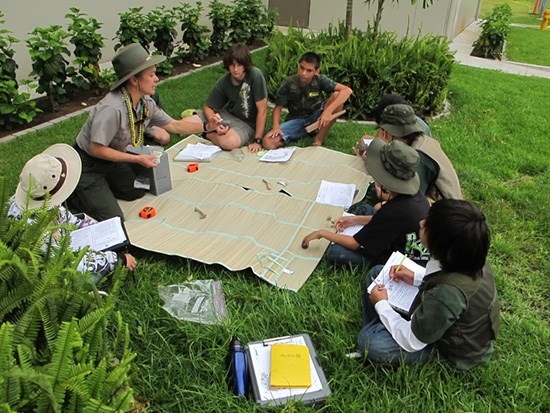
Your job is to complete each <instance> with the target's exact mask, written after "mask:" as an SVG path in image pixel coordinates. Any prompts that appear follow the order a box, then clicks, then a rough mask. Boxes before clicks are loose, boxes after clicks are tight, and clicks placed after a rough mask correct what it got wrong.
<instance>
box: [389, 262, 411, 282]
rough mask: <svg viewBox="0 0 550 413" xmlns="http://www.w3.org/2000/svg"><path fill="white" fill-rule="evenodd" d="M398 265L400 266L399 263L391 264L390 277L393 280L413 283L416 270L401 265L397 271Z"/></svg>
mask: <svg viewBox="0 0 550 413" xmlns="http://www.w3.org/2000/svg"><path fill="white" fill-rule="evenodd" d="M397 267H399V265H392V266H391V268H390V278H391V279H392V280H393V281H397V282H404V283H406V284H409V285H413V282H414V272H413V271H411V270H409V269H408V268H407V267H405V266H403V265H402V266H401V268H399V271H397Z"/></svg>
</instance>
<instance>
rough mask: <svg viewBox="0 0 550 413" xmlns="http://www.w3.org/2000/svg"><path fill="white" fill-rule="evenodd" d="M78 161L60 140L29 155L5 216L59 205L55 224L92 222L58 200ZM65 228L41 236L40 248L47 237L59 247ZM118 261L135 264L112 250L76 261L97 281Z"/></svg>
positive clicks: (69, 188)
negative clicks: (80, 216)
mask: <svg viewBox="0 0 550 413" xmlns="http://www.w3.org/2000/svg"><path fill="white" fill-rule="evenodd" d="M81 170H82V164H81V161H80V156H79V155H78V152H77V151H76V150H75V149H74V148H73V147H72V146H69V145H67V144H64V143H57V144H55V145H52V146H50V147H49V148H47V149H46V150H44V151H43V152H42V153H40V154H38V155H36V156H34V157H33V158H31V159H30V160H29V161H28V162H27V163H26V164H25V166H24V167H23V169H22V171H21V174H20V176H19V184H18V185H17V189H16V190H15V195H13V196H12V197H11V198H10V201H9V206H8V217H10V218H13V219H21V218H23V216H29V218H28V219H29V220H30V221H32V220H34V215H33V214H32V212H31V214H30V215H26V214H25V211H30V210H35V209H37V208H41V207H45V208H56V207H57V208H59V216H58V219H57V223H58V224H70V225H72V226H73V227H74V228H83V227H87V226H89V225H93V224H95V223H96V221H94V220H92V219H80V218H78V217H76V216H75V215H73V214H72V213H71V212H69V210H68V209H67V208H65V207H64V206H63V205H62V204H63V203H64V202H65V200H66V199H67V198H68V197H69V195H71V193H72V192H73V190H74V189H75V187H76V185H77V183H78V180H79V178H80V174H81ZM66 232H67V229H65V227H64V226H60V229H59V233H56V234H55V235H53V236H51V237H50V236H46V237H45V238H44V248H43V249H44V252H45V251H46V249H47V248H48V245H49V242H50V239H51V240H52V242H53V245H54V248H58V247H59V239H60V237H61V236H63V235H65V234H66ZM118 263H122V265H124V266H125V267H126V268H127V269H128V270H130V271H133V270H134V269H135V268H136V260H135V258H134V257H133V256H132V255H131V254H128V253H116V252H114V251H93V250H88V252H87V253H86V254H85V255H84V256H83V257H82V260H81V261H80V262H79V263H78V266H77V270H78V271H80V272H82V273H84V272H89V273H91V275H92V281H93V282H97V281H98V280H99V279H100V278H101V277H103V276H105V275H107V274H109V273H110V272H112V271H113V270H114V269H115V268H116V266H117V264H118Z"/></svg>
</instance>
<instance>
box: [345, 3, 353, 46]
mask: <svg viewBox="0 0 550 413" xmlns="http://www.w3.org/2000/svg"><path fill="white" fill-rule="evenodd" d="M352 21H353V0H347V4H346V39H347V38H349V35H350V33H351V26H352Z"/></svg>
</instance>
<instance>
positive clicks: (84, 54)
mask: <svg viewBox="0 0 550 413" xmlns="http://www.w3.org/2000/svg"><path fill="white" fill-rule="evenodd" d="M70 10H71V12H72V13H68V14H66V15H65V17H66V18H68V19H70V20H71V23H70V24H69V33H70V34H71V38H70V40H69V41H70V42H71V43H72V44H73V45H74V55H75V57H76V59H75V60H74V62H73V63H74V64H76V65H77V66H78V68H79V74H80V75H81V76H82V77H83V78H84V79H86V82H87V86H88V88H91V89H97V88H98V86H99V72H100V70H99V61H100V60H101V55H102V53H101V49H102V48H103V47H104V46H105V42H104V40H105V38H104V37H103V36H102V35H101V34H99V33H98V32H97V31H98V30H99V29H100V28H101V26H103V24H102V23H99V22H98V21H97V20H96V19H94V18H93V17H87V16H86V14H83V13H80V10H79V9H78V8H76V7H71V8H70ZM73 81H74V80H73ZM83 87H86V84H85V85H84V86H83Z"/></svg>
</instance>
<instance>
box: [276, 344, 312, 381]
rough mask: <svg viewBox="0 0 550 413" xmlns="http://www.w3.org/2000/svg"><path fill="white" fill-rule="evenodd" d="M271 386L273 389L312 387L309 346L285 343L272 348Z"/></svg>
mask: <svg viewBox="0 0 550 413" xmlns="http://www.w3.org/2000/svg"><path fill="white" fill-rule="evenodd" d="M269 385H270V387H271V388H284V387H309V386H311V370H310V368H309V350H308V348H307V346H305V345H300V344H283V343H281V344H274V345H272V346H271V370H270V374H269Z"/></svg>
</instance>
